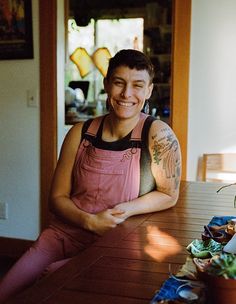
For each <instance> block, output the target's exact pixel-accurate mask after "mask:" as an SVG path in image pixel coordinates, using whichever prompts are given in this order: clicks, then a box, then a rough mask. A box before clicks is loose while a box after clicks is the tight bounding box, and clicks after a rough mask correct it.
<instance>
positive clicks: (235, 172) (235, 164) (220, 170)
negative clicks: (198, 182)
mask: <svg viewBox="0 0 236 304" xmlns="http://www.w3.org/2000/svg"><path fill="white" fill-rule="evenodd" d="M202 163H203V168H202V180H203V181H211V182H226V183H227V182H236V153H214V154H203V162H202Z"/></svg>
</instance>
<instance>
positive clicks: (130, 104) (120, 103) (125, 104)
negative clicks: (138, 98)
mask: <svg viewBox="0 0 236 304" xmlns="http://www.w3.org/2000/svg"><path fill="white" fill-rule="evenodd" d="M118 105H120V106H123V107H131V106H132V105H133V103H130V102H129V103H128V102H122V101H119V102H118Z"/></svg>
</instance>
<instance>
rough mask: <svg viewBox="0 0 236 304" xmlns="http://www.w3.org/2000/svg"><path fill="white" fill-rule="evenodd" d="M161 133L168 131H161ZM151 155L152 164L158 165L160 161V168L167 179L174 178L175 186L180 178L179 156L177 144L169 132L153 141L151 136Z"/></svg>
mask: <svg viewBox="0 0 236 304" xmlns="http://www.w3.org/2000/svg"><path fill="white" fill-rule="evenodd" d="M161 131H163V132H164V131H165V132H166V131H168V129H162V130H161ZM152 138H153V141H154V143H153V146H152V153H153V159H154V162H155V163H156V164H157V165H159V164H160V162H161V161H162V167H163V169H164V170H165V174H166V177H167V178H176V186H177V183H178V180H179V177H180V155H179V152H178V142H177V140H176V139H175V138H174V136H173V134H171V133H170V132H168V133H167V135H165V136H163V137H161V138H159V139H155V138H156V136H153V137H152Z"/></svg>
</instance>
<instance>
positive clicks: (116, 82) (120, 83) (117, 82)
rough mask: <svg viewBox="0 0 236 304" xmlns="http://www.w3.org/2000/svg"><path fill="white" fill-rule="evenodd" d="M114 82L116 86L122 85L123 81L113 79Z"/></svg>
mask: <svg viewBox="0 0 236 304" xmlns="http://www.w3.org/2000/svg"><path fill="white" fill-rule="evenodd" d="M114 84H115V85H117V86H123V82H121V81H115V82H114Z"/></svg>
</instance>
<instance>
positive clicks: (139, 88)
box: [104, 65, 153, 119]
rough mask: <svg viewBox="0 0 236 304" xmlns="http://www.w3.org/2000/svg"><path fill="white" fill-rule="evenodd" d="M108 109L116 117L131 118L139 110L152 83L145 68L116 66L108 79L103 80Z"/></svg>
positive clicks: (137, 113)
mask: <svg viewBox="0 0 236 304" xmlns="http://www.w3.org/2000/svg"><path fill="white" fill-rule="evenodd" d="M104 87H105V91H106V92H107V95H108V103H109V110H110V112H113V113H114V114H115V115H116V116H117V117H118V118H120V119H122V118H132V117H135V116H138V115H139V113H140V112H141V110H142V108H143V105H144V102H145V100H146V99H148V98H150V96H151V93H152V88H153V84H152V83H150V76H149V74H148V72H147V71H146V70H136V69H135V68H134V69H131V68H129V67H127V66H123V65H121V66H118V67H117V68H116V69H115V70H114V71H113V73H112V75H111V77H109V79H107V78H105V80H104Z"/></svg>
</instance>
